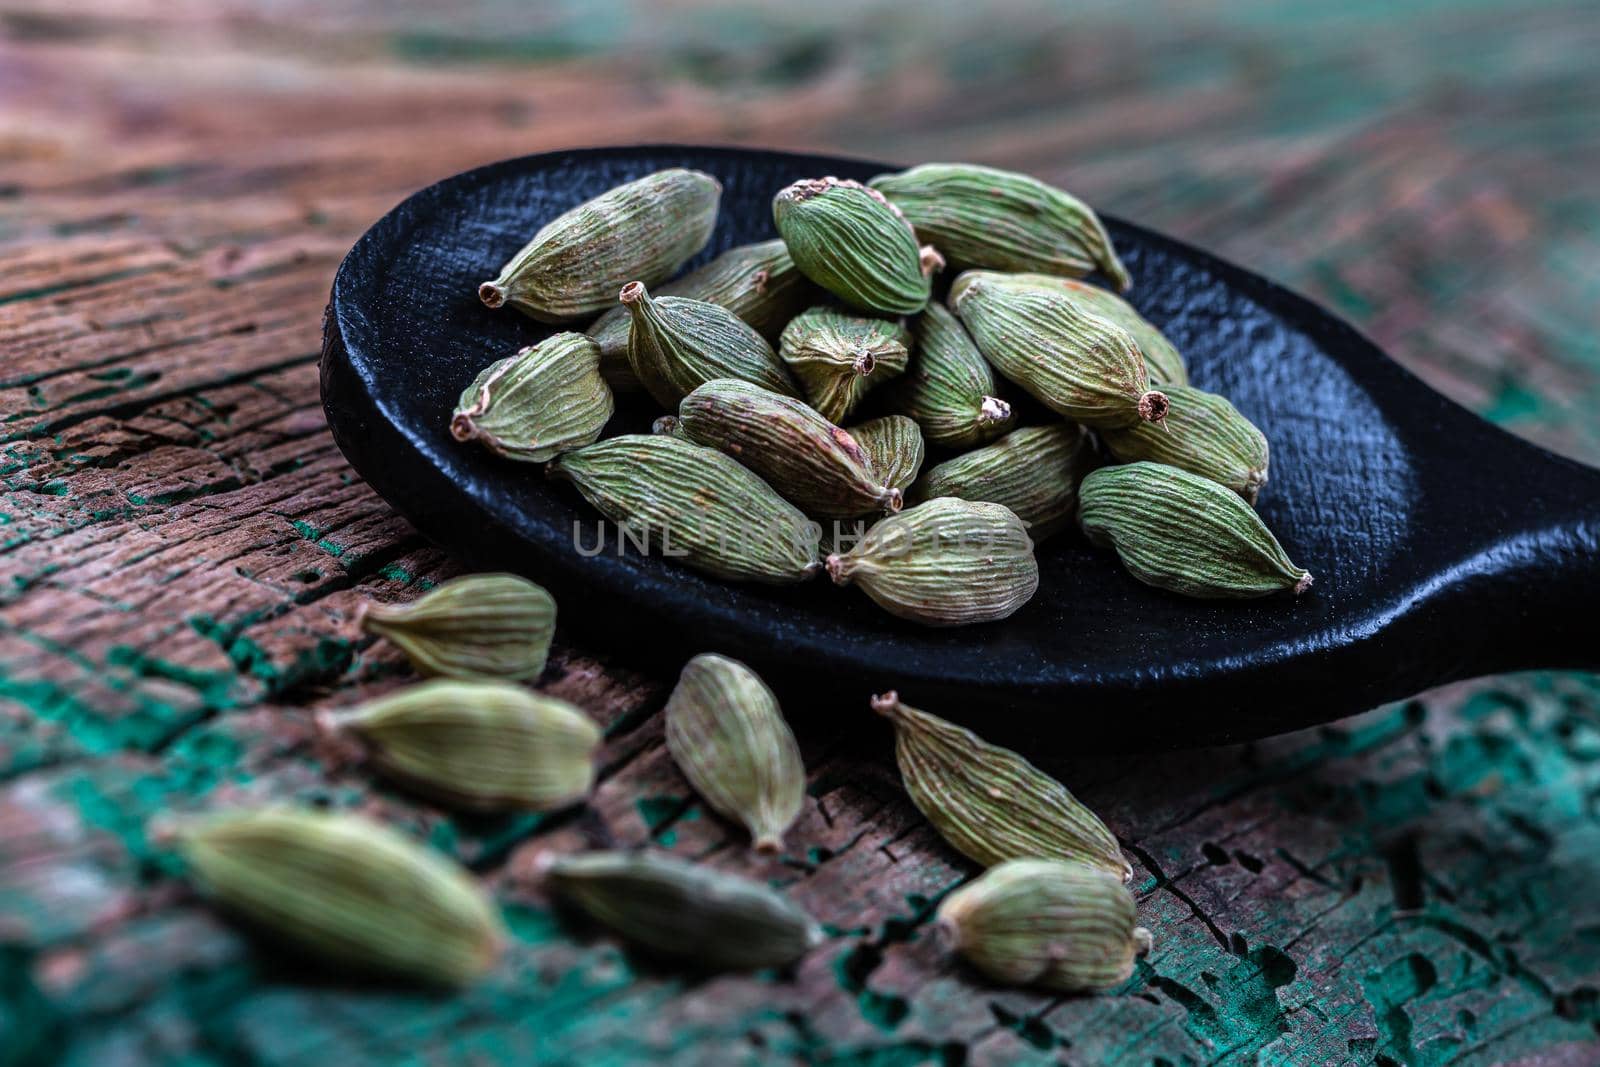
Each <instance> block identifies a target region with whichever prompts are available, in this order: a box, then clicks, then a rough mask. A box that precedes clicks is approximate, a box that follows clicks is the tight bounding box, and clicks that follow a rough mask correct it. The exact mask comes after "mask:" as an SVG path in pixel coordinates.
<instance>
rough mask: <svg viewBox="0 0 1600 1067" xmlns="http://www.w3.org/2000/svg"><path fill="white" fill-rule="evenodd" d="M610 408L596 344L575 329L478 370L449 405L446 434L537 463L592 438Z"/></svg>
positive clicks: (609, 394)
mask: <svg viewBox="0 0 1600 1067" xmlns="http://www.w3.org/2000/svg"><path fill="white" fill-rule="evenodd" d="M611 410H612V400H611V387H610V386H608V385H607V384H606V381H605V379H604V378H602V377H601V376H600V348H599V346H597V345H596V344H595V343H594V342H593V341H591V340H589V339H588V338H587V337H585V336H584V335H583V334H581V333H558V334H555V335H554V336H552V337H547V338H545V339H544V340H543V341H540V342H539V343H538V344H536V345H532V346H530V347H528V348H524V349H523V350H522V351H520V352H518V353H517V354H516V355H514V356H509V357H507V358H506V359H502V360H497V361H496V362H494V363H491V364H489V366H487V367H485V368H484V369H483V371H482V372H481V373H480V374H479V375H478V376H477V377H476V378H474V379H473V380H472V384H471V385H469V386H467V388H466V390H465V391H463V392H462V394H461V399H460V401H458V402H457V403H456V410H455V414H454V415H453V416H452V417H451V419H450V435H451V436H452V437H454V438H455V439H456V440H457V441H479V442H481V443H482V444H483V446H484V447H485V448H487V449H488V450H489V451H491V452H494V453H496V454H497V455H501V456H505V457H506V458H507V459H520V460H526V461H527V462H529V463H543V462H544V461H545V460H547V459H549V458H550V457H551V456H553V455H555V454H556V453H558V452H565V451H566V450H567V449H569V448H577V447H579V446H580V445H586V444H588V443H590V442H591V441H594V440H595V439H597V438H598V437H599V436H600V431H601V430H602V429H604V428H605V425H606V420H608V419H610V418H611Z"/></svg>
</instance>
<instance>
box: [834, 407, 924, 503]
mask: <svg viewBox="0 0 1600 1067" xmlns="http://www.w3.org/2000/svg"><path fill="white" fill-rule="evenodd" d="M849 433H850V436H851V437H854V438H855V439H856V444H858V445H860V446H861V451H863V452H865V453H866V454H867V457H868V458H869V459H871V460H872V465H873V467H874V468H875V469H876V470H877V472H878V477H880V478H882V479H883V484H885V485H887V486H888V487H889V488H891V489H899V490H900V491H901V492H902V493H903V492H904V491H905V490H906V489H908V488H910V486H911V483H912V482H914V481H916V479H917V472H918V471H920V470H922V460H923V456H924V455H925V454H926V449H925V448H924V446H923V443H922V428H921V427H920V426H918V425H917V424H916V423H915V422H914V421H913V420H911V419H908V418H906V417H905V416H904V415H884V416H883V417H882V418H877V419H868V420H867V421H866V422H863V423H861V424H860V425H857V426H852V427H850V430H849Z"/></svg>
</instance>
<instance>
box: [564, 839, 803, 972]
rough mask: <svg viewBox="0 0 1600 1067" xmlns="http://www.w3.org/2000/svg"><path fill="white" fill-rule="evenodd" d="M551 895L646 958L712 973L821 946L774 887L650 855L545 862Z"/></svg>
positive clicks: (784, 960) (592, 855) (768, 963)
mask: <svg viewBox="0 0 1600 1067" xmlns="http://www.w3.org/2000/svg"><path fill="white" fill-rule="evenodd" d="M544 877H545V885H546V886H547V887H548V888H549V889H550V891H551V892H552V893H554V894H555V895H556V896H558V897H560V898H561V899H563V900H565V901H567V902H568V903H570V904H573V905H575V906H577V907H578V908H580V909H582V910H583V911H584V912H586V913H587V914H588V915H589V917H590V918H592V919H594V920H595V921H596V922H599V923H601V924H602V925H604V926H606V927H609V928H610V929H611V930H612V931H613V932H614V933H616V934H618V935H619V936H621V937H622V938H623V939H624V940H626V941H630V942H632V943H633V944H635V945H638V946H640V947H642V948H644V949H647V950H649V951H651V952H656V953H659V954H661V955H663V956H668V957H673V958H676V959H680V960H685V961H688V962H690V963H692V964H695V965H697V966H699V967H703V968H705V969H707V970H712V971H753V970H759V969H761V968H764V967H784V966H787V965H788V964H791V963H793V962H794V961H796V960H798V959H799V958H800V957H801V956H804V955H805V954H806V953H807V952H809V951H811V949H813V948H815V947H816V946H817V945H818V944H820V943H821V942H822V931H821V930H820V929H819V928H818V927H817V924H816V923H815V922H814V921H812V919H811V917H810V916H809V915H807V914H806V913H805V912H804V911H802V910H801V909H800V908H799V907H798V906H797V905H795V904H794V903H792V902H791V901H789V900H788V899H787V898H785V897H784V896H783V895H782V894H781V893H779V892H778V891H777V890H775V889H769V888H768V887H766V886H765V885H762V884H761V883H759V882H754V881H751V880H750V879H748V878H741V877H739V876H738V875H735V874H728V873H725V872H723V871H718V870H713V869H712V868H710V867H700V866H696V865H695V864H692V863H688V862H686V861H684V860H680V859H676V858H674V857H672V856H667V855H664V854H660V853H653V852H585V853H580V854H578V855H573V856H561V857H556V858H553V859H550V860H548V861H547V862H546V863H545V864H544Z"/></svg>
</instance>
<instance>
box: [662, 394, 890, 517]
mask: <svg viewBox="0 0 1600 1067" xmlns="http://www.w3.org/2000/svg"><path fill="white" fill-rule="evenodd" d="M678 427H679V429H680V430H682V431H683V435H684V437H686V438H688V439H689V440H690V441H693V442H695V443H696V444H700V445H705V446H706V447H708V448H715V449H716V450H717V451H719V452H724V453H726V454H728V455H729V456H732V457H733V458H735V459H737V460H738V461H739V462H740V463H743V464H744V465H745V466H746V467H749V468H750V469H751V470H752V471H754V472H755V473H756V474H758V475H760V476H761V477H762V478H764V479H765V480H766V481H767V484H769V485H771V486H772V487H773V488H774V489H776V490H777V491H778V493H779V495H781V496H782V497H783V498H784V499H785V500H788V501H789V502H790V503H792V504H794V505H795V506H796V507H798V508H799V509H800V510H801V511H804V512H805V513H806V514H808V515H815V516H819V517H822V518H840V519H847V518H850V517H852V516H855V515H862V514H865V513H867V512H871V511H899V510H900V502H901V493H900V490H898V489H893V488H890V487H889V486H887V485H885V484H884V482H883V476H882V474H881V473H879V471H878V470H877V468H876V467H875V466H874V465H873V462H872V459H871V457H869V456H868V455H867V454H866V452H864V451H863V450H862V448H861V446H860V445H859V444H857V443H856V440H855V438H854V437H851V436H850V434H849V433H848V432H847V431H845V430H842V429H840V428H839V427H837V426H835V425H834V424H833V423H831V422H829V421H828V420H827V419H825V418H823V417H822V416H821V415H819V414H817V413H816V412H815V411H813V410H812V409H811V408H809V407H807V406H806V405H805V404H804V403H803V402H802V401H799V400H796V399H794V398H793V397H788V396H779V395H778V394H777V393H773V392H768V391H767V390H765V389H762V388H761V387H760V386H755V385H751V384H750V383H749V382H741V381H738V380H737V379H734V378H718V379H716V380H715V381H709V382H706V383H705V384H704V385H702V386H700V387H699V388H697V389H696V390H695V391H694V392H692V393H690V394H689V395H688V396H686V397H684V398H683V403H682V404H681V405H679V407H678Z"/></svg>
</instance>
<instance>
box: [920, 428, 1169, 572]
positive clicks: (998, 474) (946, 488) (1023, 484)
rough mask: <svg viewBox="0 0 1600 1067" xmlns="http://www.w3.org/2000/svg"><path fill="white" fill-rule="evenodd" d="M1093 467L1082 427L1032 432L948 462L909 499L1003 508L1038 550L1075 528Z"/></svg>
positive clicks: (1011, 436)
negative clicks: (1081, 490) (1083, 485)
mask: <svg viewBox="0 0 1600 1067" xmlns="http://www.w3.org/2000/svg"><path fill="white" fill-rule="evenodd" d="M1156 432H1157V433H1159V432H1160V431H1159V430H1158V431H1156ZM1094 466H1095V456H1094V449H1093V448H1092V447H1091V446H1090V444H1089V439H1088V437H1087V436H1086V435H1085V434H1084V432H1083V431H1082V430H1081V429H1079V428H1078V427H1076V426H1074V425H1072V424H1071V423H1059V424H1057V425H1054V426H1030V427H1027V428H1025V429H1021V430H1013V431H1011V432H1010V433H1008V434H1006V435H1005V436H1004V437H1002V438H1000V440H998V441H996V442H994V443H993V444H990V445H986V446H984V447H983V448H976V449H973V450H972V451H971V452H964V453H962V454H961V455H959V456H956V457H955V458H954V459H948V460H945V461H944V462H943V463H941V464H939V465H938V466H937V467H934V468H933V469H932V470H930V471H928V473H926V474H924V475H923V476H922V478H921V480H919V481H918V482H917V484H916V485H914V486H912V487H911V493H910V496H911V497H912V498H913V499H914V500H917V501H922V500H933V499H935V498H936V497H941V496H956V497H960V498H961V499H962V500H987V501H989V502H990V503H991V504H1004V505H1005V506H1006V507H1008V508H1010V509H1011V510H1012V511H1014V512H1016V515H1017V518H1019V519H1021V520H1022V521H1023V522H1025V523H1027V524H1028V536H1029V537H1031V538H1033V543H1034V544H1038V543H1040V542H1041V541H1043V540H1044V539H1045V538H1047V537H1050V536H1051V535H1053V534H1056V533H1059V532H1060V531H1061V530H1063V529H1065V528H1066V527H1068V526H1070V525H1071V524H1072V522H1073V519H1074V517H1075V515H1076V513H1077V510H1078V484H1079V483H1080V482H1082V481H1083V478H1084V476H1085V475H1087V474H1088V473H1089V472H1090V471H1091V470H1093V469H1094Z"/></svg>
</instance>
